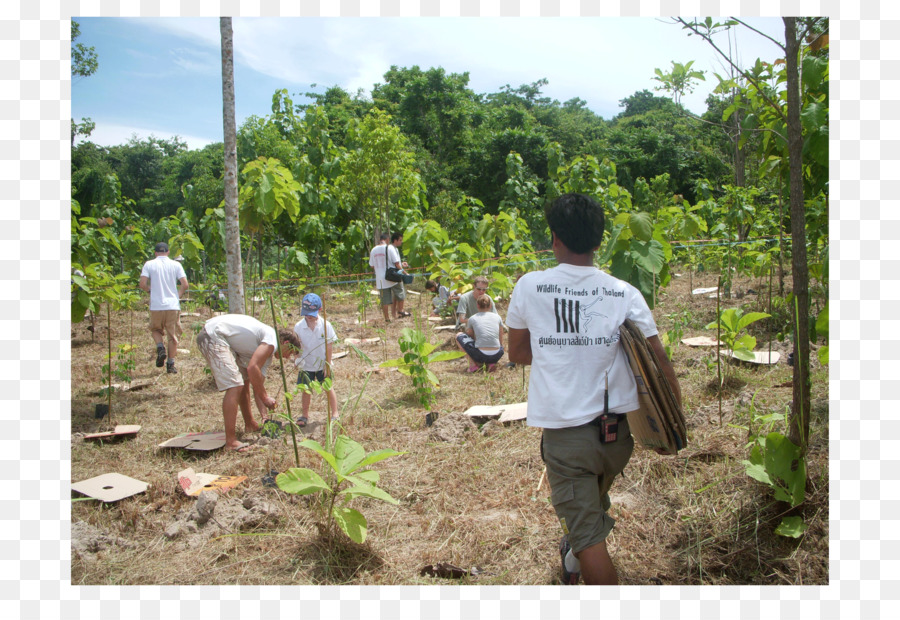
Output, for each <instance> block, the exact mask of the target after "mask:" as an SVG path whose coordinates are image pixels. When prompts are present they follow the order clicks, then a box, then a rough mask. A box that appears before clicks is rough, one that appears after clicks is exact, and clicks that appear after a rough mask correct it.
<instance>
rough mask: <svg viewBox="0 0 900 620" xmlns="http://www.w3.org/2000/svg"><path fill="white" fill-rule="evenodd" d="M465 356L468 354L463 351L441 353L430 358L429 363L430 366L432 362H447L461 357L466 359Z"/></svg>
mask: <svg viewBox="0 0 900 620" xmlns="http://www.w3.org/2000/svg"><path fill="white" fill-rule="evenodd" d="M465 355H466V354H465V353H463V352H462V351H441V352H439V353H435V354H434V355H432V356H431V357H429V358H428V363H429V364H430V363H432V362H446V361H449V360H455V359H459V358H461V357H465Z"/></svg>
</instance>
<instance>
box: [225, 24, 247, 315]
mask: <svg viewBox="0 0 900 620" xmlns="http://www.w3.org/2000/svg"><path fill="white" fill-rule="evenodd" d="M219 31H220V32H221V36H222V116H223V124H224V129H225V270H226V272H227V274H228V312H231V313H233V314H243V313H244V271H243V268H242V266H241V229H240V224H239V222H238V185H237V125H236V123H235V120H234V40H233V37H232V34H233V33H232V30H231V18H230V17H220V18H219Z"/></svg>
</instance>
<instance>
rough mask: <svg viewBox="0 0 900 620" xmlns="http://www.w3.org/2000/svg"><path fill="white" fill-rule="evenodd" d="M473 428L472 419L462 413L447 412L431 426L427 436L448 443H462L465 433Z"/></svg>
mask: <svg viewBox="0 0 900 620" xmlns="http://www.w3.org/2000/svg"><path fill="white" fill-rule="evenodd" d="M474 430H475V423H474V422H472V419H471V418H470V417H469V416H467V415H465V414H462V413H448V414H444V415H441V417H439V418H438V419H437V421H436V422H435V423H434V425H432V427H431V433H430V434H429V437H430V438H431V439H435V440H437V441H446V442H448V443H463V442H464V441H465V440H466V433H467V432H469V431H474Z"/></svg>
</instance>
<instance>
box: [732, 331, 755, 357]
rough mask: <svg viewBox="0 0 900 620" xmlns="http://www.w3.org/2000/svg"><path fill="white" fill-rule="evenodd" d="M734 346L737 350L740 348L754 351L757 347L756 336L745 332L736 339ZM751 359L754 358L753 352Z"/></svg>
mask: <svg viewBox="0 0 900 620" xmlns="http://www.w3.org/2000/svg"><path fill="white" fill-rule="evenodd" d="M734 348H735V350H736V351H737V350H738V349H743V350H745V351H753V349H755V348H756V338H754V337H753V336H751V335H750V334H744V335H743V336H741V337H740V338H738V339H737V340H735V341H734ZM750 359H753V354H752V353H751V354H750Z"/></svg>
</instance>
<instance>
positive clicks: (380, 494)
mask: <svg viewBox="0 0 900 620" xmlns="http://www.w3.org/2000/svg"><path fill="white" fill-rule="evenodd" d="M348 479H349V478H348ZM338 495H346V496H347V497H349V498H350V499H353V498H354V497H360V496H362V497H371V498H372V499H380V500H381V501H383V502H387V503H388V504H394V505H397V504H399V503H400V502H399V501H398V500H396V499H394V498H393V497H391V496H390V494H389V493H387V492H386V491H385V490H383V489H379V488H378V487H376V486H375V485H374V484H369V483H367V482H364V483H363V484H357V485H355V486H352V487H348V488H346V489H344V490H343V491H341V492H340V493H338Z"/></svg>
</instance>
